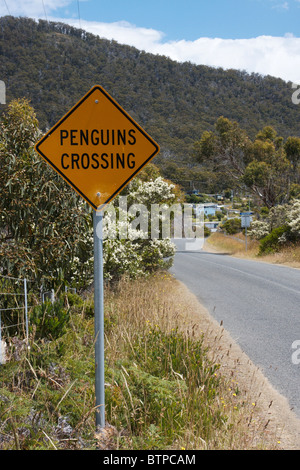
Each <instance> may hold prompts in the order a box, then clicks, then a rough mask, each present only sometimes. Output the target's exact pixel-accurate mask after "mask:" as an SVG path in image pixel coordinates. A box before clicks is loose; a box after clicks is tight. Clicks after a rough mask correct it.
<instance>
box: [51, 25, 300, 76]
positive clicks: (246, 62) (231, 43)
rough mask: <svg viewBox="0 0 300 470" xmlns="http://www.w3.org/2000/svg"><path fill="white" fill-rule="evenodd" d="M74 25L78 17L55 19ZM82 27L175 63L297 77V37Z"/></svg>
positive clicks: (299, 67)
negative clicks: (168, 35)
mask: <svg viewBox="0 0 300 470" xmlns="http://www.w3.org/2000/svg"><path fill="white" fill-rule="evenodd" d="M52 20H53V21H62V22H65V23H68V24H71V25H73V26H75V27H78V26H79V20H78V19H59V20H58V19H57V18H56V19H55V18H52ZM81 27H82V29H84V30H86V31H88V32H91V33H93V34H96V35H99V36H100V37H104V38H107V39H114V40H116V41H118V42H119V43H121V44H127V45H130V46H134V47H136V48H138V49H141V50H145V51H146V52H151V53H153V54H160V55H165V56H167V57H170V58H171V59H173V60H176V61H178V62H185V61H190V62H192V63H194V64H203V65H210V66H214V67H222V68H225V69H229V68H233V69H239V70H246V71H247V72H249V73H252V72H255V73H259V74H262V75H272V76H274V77H279V78H282V79H283V80H286V81H292V82H294V81H295V82H298V81H299V79H300V38H296V37H294V36H293V35H292V34H291V33H287V34H286V35H285V36H284V37H274V36H259V37H256V38H252V39H221V38H199V39H197V40H195V41H186V40H184V39H182V40H179V41H169V42H164V41H163V38H164V34H163V33H162V32H160V31H157V30H155V29H147V28H139V27H137V26H135V25H132V24H130V23H128V22H125V21H121V22H116V23H98V22H92V21H84V20H81Z"/></svg>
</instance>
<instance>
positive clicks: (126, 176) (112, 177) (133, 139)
mask: <svg viewBox="0 0 300 470" xmlns="http://www.w3.org/2000/svg"><path fill="white" fill-rule="evenodd" d="M35 150H36V151H37V152H38V153H39V154H40V155H41V157H43V159H44V160H45V161H46V162H47V163H48V164H49V165H50V166H51V167H52V168H53V169H54V170H55V171H56V172H57V173H59V174H60V175H61V176H62V178H64V180H65V181H66V182H67V183H68V184H69V185H70V186H71V187H72V188H73V189H74V190H75V191H76V192H77V193H78V194H80V195H81V196H82V197H83V198H84V199H85V201H86V202H87V203H88V204H89V205H90V206H91V207H92V208H93V231H94V309H95V397H96V404H95V406H96V429H97V430H99V429H101V428H104V427H105V384H104V282H103V234H102V219H103V209H104V207H105V206H106V205H107V204H108V203H109V202H111V201H112V200H113V199H114V197H116V196H117V194H118V193H119V192H120V191H122V189H123V188H124V187H125V186H126V185H127V184H128V183H129V182H130V181H131V179H132V178H134V176H135V175H136V174H137V173H138V172H139V171H141V170H142V168H143V167H144V166H145V165H146V164H147V163H148V162H149V161H150V160H151V159H152V158H153V157H154V156H155V155H157V153H158V152H159V146H158V145H157V144H156V142H154V140H153V139H152V138H151V137H150V136H149V135H148V134H147V133H146V132H145V131H144V130H143V129H142V128H141V127H140V126H139V125H138V124H137V123H136V122H135V121H134V120H133V119H132V118H131V116H129V114H127V113H126V111H124V109H123V108H121V106H120V105H119V104H118V103H117V102H116V101H115V100H114V99H113V98H112V97H111V96H110V95H109V94H108V93H107V92H106V91H105V90H104V89H103V88H102V87H100V86H99V85H95V86H94V87H92V88H91V89H90V90H89V91H88V93H86V94H85V95H84V96H83V98H82V99H81V100H80V101H79V102H78V103H77V104H76V105H75V106H73V108H71V110H70V111H69V112H68V113H67V114H66V115H65V116H64V117H63V118H62V119H60V120H59V121H58V123H57V124H55V125H54V127H52V128H51V129H50V130H49V131H48V132H47V133H46V134H45V135H44V136H43V137H42V139H41V140H40V141H39V142H38V143H37V144H36V146H35Z"/></svg>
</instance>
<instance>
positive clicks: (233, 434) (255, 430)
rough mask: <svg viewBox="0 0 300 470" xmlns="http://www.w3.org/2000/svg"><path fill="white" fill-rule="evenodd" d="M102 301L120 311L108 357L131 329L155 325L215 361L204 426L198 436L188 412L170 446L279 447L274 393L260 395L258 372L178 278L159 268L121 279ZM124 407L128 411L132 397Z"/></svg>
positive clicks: (141, 330)
mask: <svg viewBox="0 0 300 470" xmlns="http://www.w3.org/2000/svg"><path fill="white" fill-rule="evenodd" d="M109 299H110V300H109ZM107 301H108V303H109V304H110V308H111V309H116V310H117V311H119V313H120V315H121V317H120V319H121V322H120V326H119V330H115V331H114V334H113V336H112V337H111V336H110V337H109V344H110V350H111V351H113V354H114V355H115V358H114V360H116V359H117V357H119V354H120V348H123V347H124V343H123V341H125V342H126V343H128V344H129V345H130V347H132V348H134V344H136V340H135V336H136V334H139V335H141V336H142V337H143V338H144V340H145V338H147V334H148V333H147V332H146V330H145V329H149V327H150V329H153V330H154V329H155V328H159V329H160V330H163V331H165V332H166V333H167V334H168V333H170V332H172V331H174V328H178V330H179V331H180V332H182V334H183V335H185V337H187V338H190V339H191V340H192V341H199V340H203V341H204V343H203V346H205V348H208V349H207V351H208V352H207V357H208V358H207V359H205V360H206V361H212V363H213V364H217V368H216V370H215V371H214V372H213V376H214V377H213V378H215V379H216V383H215V385H214V392H215V397H214V399H213V400H212V401H208V402H207V406H208V407H209V409H210V419H208V420H207V421H206V426H209V427H210V429H206V432H205V436H204V432H203V428H202V429H201V426H197V425H196V423H195V422H193V419H192V418H191V421H190V422H186V425H185V429H181V430H180V432H178V434H179V436H178V438H177V439H176V440H175V441H174V442H173V444H172V445H171V448H173V449H182V448H184V449H214V450H216V449H231V450H236V449H275V448H278V447H280V442H281V439H282V437H281V435H280V433H281V431H282V430H281V431H279V430H278V427H277V424H276V422H275V423H273V417H271V411H270V409H271V408H272V402H273V400H274V397H272V398H270V400H269V397H270V394H269V395H268V396H267V398H266V397H265V395H264V387H265V383H263V381H262V380H261V377H260V374H259V372H258V371H257V369H256V368H255V367H254V366H253V365H252V364H251V363H250V361H249V359H248V358H246V357H245V356H244V355H243V353H242V352H241V351H240V350H239V349H238V347H237V346H236V345H234V344H233V342H232V341H231V339H230V338H228V335H227V334H226V332H224V330H223V329H222V328H221V327H220V326H219V325H216V323H215V322H214V321H213V320H212V319H211V318H210V317H209V315H208V313H207V312H206V311H205V309H203V307H202V306H201V305H200V304H199V303H198V302H197V301H196V299H195V298H194V297H193V296H192V294H191V293H190V292H189V291H188V290H187V289H186V288H185V287H184V286H183V285H182V284H180V283H179V282H177V281H176V280H175V279H173V278H172V277H171V276H169V275H166V274H160V275H157V276H155V277H154V278H152V279H151V280H149V281H137V282H134V283H126V284H123V286H122V288H121V290H120V291H119V292H118V293H117V294H116V293H114V294H113V295H112V294H110V295H109V296H108V299H107ZM122 343H123V346H122ZM147 344H148V340H145V345H144V347H145V355H147ZM157 346H158V345H157ZM122 350H123V354H124V349H122ZM149 353H150V351H149ZM110 359H112V356H111V355H110ZM145 359H146V358H145ZM114 360H113V361H114ZM182 361H183V363H184V362H185V361H187V357H184V356H183V357H182ZM174 374H175V375H176V374H177V376H176V379H177V380H179V381H180V380H183V379H182V377H181V379H180V376H181V373H179V372H178V371H176V370H174ZM175 375H174V377H175ZM186 380H187V379H186ZM188 388H189V387H188ZM203 388H204V390H203V391H202V392H203V393H202V395H201V397H202V398H201V399H202V400H204V401H205V400H206V399H207V397H205V393H206V392H207V391H206V390H205V386H203ZM132 400H133V399H132ZM190 400H191V398H190ZM268 400H269V401H268ZM183 401H185V399H184V400H183ZM270 402H271V403H270ZM128 406H129V405H128ZM199 406H200V405H199ZM129 409H130V412H131V413H132V403H131V405H130V406H129ZM195 413H196V410H195ZM216 416H219V417H221V421H222V425H221V426H220V425H219V424H220V423H219V424H217V419H216ZM174 434H176V432H174Z"/></svg>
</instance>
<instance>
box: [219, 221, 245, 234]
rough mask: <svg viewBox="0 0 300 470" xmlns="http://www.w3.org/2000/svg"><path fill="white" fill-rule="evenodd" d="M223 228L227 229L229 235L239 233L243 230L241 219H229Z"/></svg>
mask: <svg viewBox="0 0 300 470" xmlns="http://www.w3.org/2000/svg"><path fill="white" fill-rule="evenodd" d="M221 228H222V229H223V230H225V232H226V233H228V235H233V234H235V233H239V232H240V231H241V221H240V219H238V218H235V219H228V220H226V222H224V223H223V224H222V226H221Z"/></svg>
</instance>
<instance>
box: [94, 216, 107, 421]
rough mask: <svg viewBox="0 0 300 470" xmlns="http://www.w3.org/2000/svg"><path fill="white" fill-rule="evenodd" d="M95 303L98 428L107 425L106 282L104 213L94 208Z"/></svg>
mask: <svg viewBox="0 0 300 470" xmlns="http://www.w3.org/2000/svg"><path fill="white" fill-rule="evenodd" d="M93 226H94V303H95V394H96V430H99V429H101V428H104V427H105V390H104V284H103V238H102V213H101V212H97V211H95V210H94V212H93Z"/></svg>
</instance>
